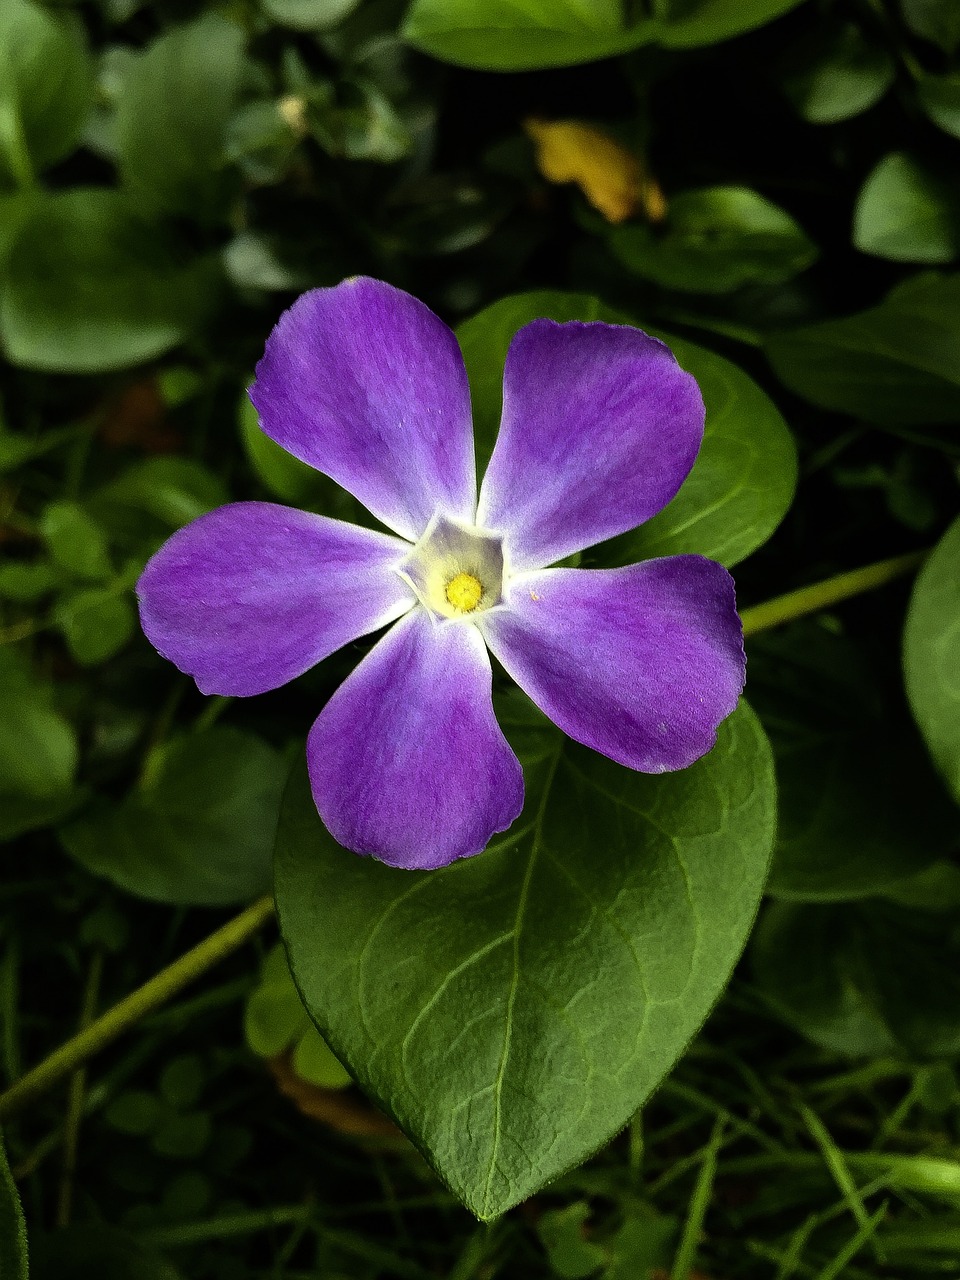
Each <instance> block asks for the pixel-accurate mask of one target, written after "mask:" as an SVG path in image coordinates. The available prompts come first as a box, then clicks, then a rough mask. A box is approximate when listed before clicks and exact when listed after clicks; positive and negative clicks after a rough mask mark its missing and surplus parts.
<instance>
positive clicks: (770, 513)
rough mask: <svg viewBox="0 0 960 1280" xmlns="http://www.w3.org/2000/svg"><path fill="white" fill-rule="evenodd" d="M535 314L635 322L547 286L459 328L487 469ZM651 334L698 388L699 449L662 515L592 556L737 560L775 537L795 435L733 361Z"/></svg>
mask: <svg viewBox="0 0 960 1280" xmlns="http://www.w3.org/2000/svg"><path fill="white" fill-rule="evenodd" d="M538 316H548V317H550V318H551V319H553V320H558V321H566V320H603V321H606V322H607V323H609V324H632V323H634V321H633V320H632V319H631V318H630V317H629V316H626V315H624V314H623V313H622V312H619V311H615V310H613V309H612V308H610V307H606V306H604V304H603V303H601V302H600V301H599V300H598V299H596V298H593V297H590V295H588V294H577V293H559V292H548V291H544V292H540V293H523V294H515V295H513V296H512V297H509V298H503V299H502V300H501V301H500V302H495V303H494V304H493V305H492V306H489V307H486V308H485V309H484V310H483V311H481V312H479V313H478V314H477V315H476V316H474V317H473V318H472V319H470V320H467V321H466V322H465V323H464V324H462V325H460V327H459V329H458V330H457V336H458V337H459V339H460V345H461V347H462V348H463V353H464V359H465V360H466V363H467V371H468V373H469V375H470V386H471V390H472V394H473V405H474V420H475V423H476V437H477V455H478V456H477V461H478V464H479V465H480V467H481V469H482V468H483V467H485V466H486V463H487V460H488V459H489V456H490V453H491V451H492V449H493V443H494V440H495V439H496V433H497V426H498V424H499V421H500V405H501V387H502V381H503V362H504V358H505V356H506V353H507V347H508V346H509V344H510V340H511V338H512V337H513V335H514V333H515V332H516V331H517V330H518V329H519V328H521V326H523V325H525V324H528V323H529V322H530V321H531V320H534V319H536V318H537V317H538ZM644 327H645V328H647V326H644ZM648 332H653V333H656V335H657V336H658V337H660V338H662V339H663V340H664V341H665V342H666V343H667V344H668V345H669V346H670V348H671V349H672V351H673V353H674V355H675V356H676V357H677V359H678V361H679V362H680V364H681V365H682V366H683V367H684V368H685V369H686V370H687V371H688V372H689V373H692V374H693V376H694V377H695V378H696V379H697V381H698V383H699V384H700V390H701V392H702V394H703V398H704V402H705V404H706V407H707V419H706V431H705V434H704V441H703V447H702V448H701V450H700V454H699V457H698V458H697V461H696V463H695V465H694V468H693V470H692V471H691V473H690V475H689V477H688V478H687V480H686V481H685V482H684V484H683V487H682V488H681V490H680V492H679V493H678V494H677V496H676V497H675V498H674V499H673V501H672V502H671V503H670V504H669V506H667V507H666V509H665V510H664V511H662V512H661V513H660V514H659V515H657V516H654V518H653V519H652V520H650V521H648V522H647V523H646V524H645V525H643V526H641V528H639V529H637V530H636V531H634V532H632V533H629V534H625V535H624V536H623V537H621V538H617V539H614V540H613V541H612V542H610V543H607V544H606V545H605V546H604V547H603V548H601V549H600V550H599V551H598V552H596V553H595V554H596V556H597V557H599V558H600V559H601V560H602V562H603V563H604V564H608V565H617V564H630V563H633V562H634V561H636V560H641V559H645V558H648V557H654V556H664V555H677V554H680V553H683V552H697V553H699V554H701V555H706V556H711V557H712V558H714V559H716V560H719V561H721V563H723V564H725V565H727V566H730V565H734V564H736V563H737V562H738V561H740V560H742V559H744V557H745V556H748V555H749V554H750V553H751V552H752V551H754V550H756V548H757V547H759V546H761V545H762V544H763V543H764V542H765V541H766V540H767V538H769V537H770V535H771V533H773V531H774V529H775V528H776V527H777V525H778V524H779V523H780V521H781V520H782V519H783V516H784V515H785V513H786V511H787V509H788V508H789V506H790V502H791V501H792V498H793V493H794V489H795V487H796V476H797V459H796V448H795V446H794V443H793V439H792V437H791V435H790V432H789V431H788V429H787V426H786V424H785V423H784V421H783V419H782V418H781V416H780V414H779V412H778V411H777V409H776V406H775V405H774V404H773V403H772V401H771V400H770V399H769V398H768V397H767V396H766V395H765V394H764V393H763V392H762V391H761V390H760V388H759V387H758V386H757V384H756V383H755V382H754V381H753V380H752V379H751V378H749V377H748V376H747V375H746V374H745V373H744V372H743V371H742V370H741V369H739V368H737V366H736V365H734V364H732V363H731V362H730V361H729V360H725V359H724V358H723V357H722V356H718V355H715V354H714V353H713V352H712V351H708V350H706V348H704V347H699V346H697V345H695V344H694V343H692V342H688V341H687V340H686V339H681V338H676V337H673V336H672V335H670V334H665V333H663V332H660V331H657V330H649V329H648Z"/></svg>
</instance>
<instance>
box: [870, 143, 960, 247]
mask: <svg viewBox="0 0 960 1280" xmlns="http://www.w3.org/2000/svg"><path fill="white" fill-rule="evenodd" d="M958 239H960V189H958V188H957V187H956V186H955V185H951V184H950V183H948V182H946V181H944V180H943V179H942V178H940V177H939V176H938V175H937V174H935V173H934V172H933V171H932V170H931V169H929V168H928V167H927V166H925V165H922V164H920V163H919V162H918V161H917V160H915V159H913V158H912V157H911V156H908V155H906V154H905V153H904V152H902V151H900V152H895V153H893V154H892V155H889V156H886V157H885V158H884V159H883V160H881V161H880V163H879V164H878V165H877V167H876V168H875V169H874V170H873V172H872V173H871V174H870V176H869V177H868V178H867V180H866V182H865V183H864V184H863V187H862V189H861V191H860V195H859V196H858V197H857V204H856V208H855V209H854V213H853V243H854V245H855V246H856V248H858V249H860V250H861V252H863V253H873V254H876V255H877V257H880V258H891V259H892V260H893V261H894V262H928V263H941V262H951V261H952V260H953V259H954V258H955V257H956V256H957V248H958Z"/></svg>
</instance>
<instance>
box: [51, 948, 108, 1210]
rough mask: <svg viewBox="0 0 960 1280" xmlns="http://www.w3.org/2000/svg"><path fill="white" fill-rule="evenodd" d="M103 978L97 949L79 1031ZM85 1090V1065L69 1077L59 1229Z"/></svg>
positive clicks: (69, 1192)
mask: <svg viewBox="0 0 960 1280" xmlns="http://www.w3.org/2000/svg"><path fill="white" fill-rule="evenodd" d="M102 976H103V952H102V951H101V950H99V949H98V950H96V951H95V952H94V953H93V958H92V959H91V961H90V970H89V972H88V974H87V987H86V991H85V992H84V995H83V1008H82V1009H81V1011H80V1027H79V1030H80V1031H83V1030H84V1029H85V1028H86V1027H89V1026H90V1024H91V1022H92V1021H93V1014H94V1011H95V1009H96V1007H97V997H98V995H99V992H100V979H101V977H102ZM86 1091H87V1068H86V1064H85V1063H84V1065H83V1066H82V1067H78V1068H77V1070H76V1071H75V1072H74V1073H73V1075H72V1076H71V1077H70V1093H69V1096H68V1099H67V1122H66V1127H65V1129H64V1135H63V1170H62V1173H61V1178H60V1192H59V1196H58V1199H57V1227H58V1228H59V1227H66V1226H67V1225H68V1224H69V1222H70V1211H71V1209H72V1207H73V1182H74V1178H75V1177H76V1172H77V1153H78V1152H79V1150H80V1125H81V1123H82V1121H83V1104H84V1096H85V1094H86Z"/></svg>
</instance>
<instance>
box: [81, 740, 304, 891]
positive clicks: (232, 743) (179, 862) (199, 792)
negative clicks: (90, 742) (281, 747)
mask: <svg viewBox="0 0 960 1280" xmlns="http://www.w3.org/2000/svg"><path fill="white" fill-rule="evenodd" d="M285 776H286V769H285V767H284V763H283V760H282V757H281V756H280V755H279V753H278V752H276V751H274V750H273V748H272V747H268V746H267V744H266V743H265V742H263V741H262V740H261V739H260V738H258V737H256V736H254V735H253V734H250V733H244V732H241V731H240V730H239V729H231V728H214V729H206V730H203V731H199V732H196V733H193V734H192V735H190V736H189V737H186V738H181V739H179V740H177V741H174V742H172V743H170V744H168V745H167V746H165V747H164V748H163V750H162V751H161V752H160V753H159V755H158V756H157V757H156V758H155V759H154V760H153V762H152V767H151V769H150V770H149V771H148V775H147V777H146V778H145V779H144V780H143V781H142V782H141V784H140V786H139V787H138V788H137V789H136V790H135V791H134V792H133V793H132V794H131V795H129V796H128V797H127V798H126V800H124V801H123V802H122V803H120V804H117V803H116V802H115V801H113V802H110V801H106V800H104V801H98V802H96V803H95V804H94V805H93V806H91V808H90V809H89V810H88V811H86V812H84V813H83V814H81V815H80V816H79V817H77V818H75V819H74V820H73V821H71V822H69V823H68V824H67V825H66V826H64V827H62V828H61V829H60V838H61V840H62V842H63V844H64V846H65V848H66V849H67V852H68V853H70V854H71V855H72V856H73V857H75V858H76V859H77V861H78V862H81V863H82V864H83V865H84V866H85V867H86V868H87V870H88V871H92V872H93V873H94V874H95V875H102V876H105V877H106V878H107V879H108V880H112V881H113V883H114V884H117V885H119V886H120V887H121V888H122V889H126V890H127V891H128V892H130V893H135V894H138V895H139V896H141V897H144V898H151V899H153V900H154V901H156V902H177V903H189V904H196V905H198V906H222V905H226V904H227V903H234V902H245V901H247V900H249V899H250V898H253V897H256V896H257V894H260V893H264V892H266V890H267V889H268V888H269V885H270V848H271V842H272V840H273V833H274V829H275V826H276V820H277V811H278V808H279V804H280V795H281V792H282V789H283V782H284V778H285Z"/></svg>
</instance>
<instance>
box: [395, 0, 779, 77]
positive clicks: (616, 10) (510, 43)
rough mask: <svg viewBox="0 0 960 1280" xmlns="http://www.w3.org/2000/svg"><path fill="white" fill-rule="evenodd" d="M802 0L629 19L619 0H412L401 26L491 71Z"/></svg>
mask: <svg viewBox="0 0 960 1280" xmlns="http://www.w3.org/2000/svg"><path fill="white" fill-rule="evenodd" d="M800 3H801V0H654V3H653V5H652V9H653V14H652V16H643V17H639V18H637V19H636V20H634V21H631V22H629V23H624V20H623V6H622V4H621V3H620V2H619V0H413V4H412V5H411V7H410V10H409V12H408V14H407V19H406V22H405V23H404V26H403V32H402V34H403V35H404V37H405V38H406V39H407V40H409V41H410V43H411V44H414V45H416V46H417V47H418V48H420V49H422V50H424V52H426V53H430V54H432V55H433V56H434V57H435V58H441V59H442V60H443V61H445V62H453V63H457V64H458V65H460V66H465V67H477V68H480V69H482V70H486V71H524V70H530V69H533V68H536V67H563V66H571V65H574V64H576V63H580V62H594V61H596V60H597V59H598V58H608V57H612V56H615V55H617V54H622V53H629V52H630V50H632V49H636V48H639V47H640V46H641V45H644V44H648V43H650V42H651V41H657V42H658V43H660V44H663V45H666V46H667V47H668V48H693V47H696V46H700V45H707V44H716V43H717V42H718V41H721V40H728V39H730V37H731V36H736V35H741V34H742V33H743V32H745V31H750V30H752V29H753V28H754V27H759V26H762V25H763V24H764V23H766V22H770V21H771V20H772V19H774V18H777V17H780V16H781V14H784V13H788V12H789V11H790V10H791V9H794V8H796V7H797V5H798V4H800Z"/></svg>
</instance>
